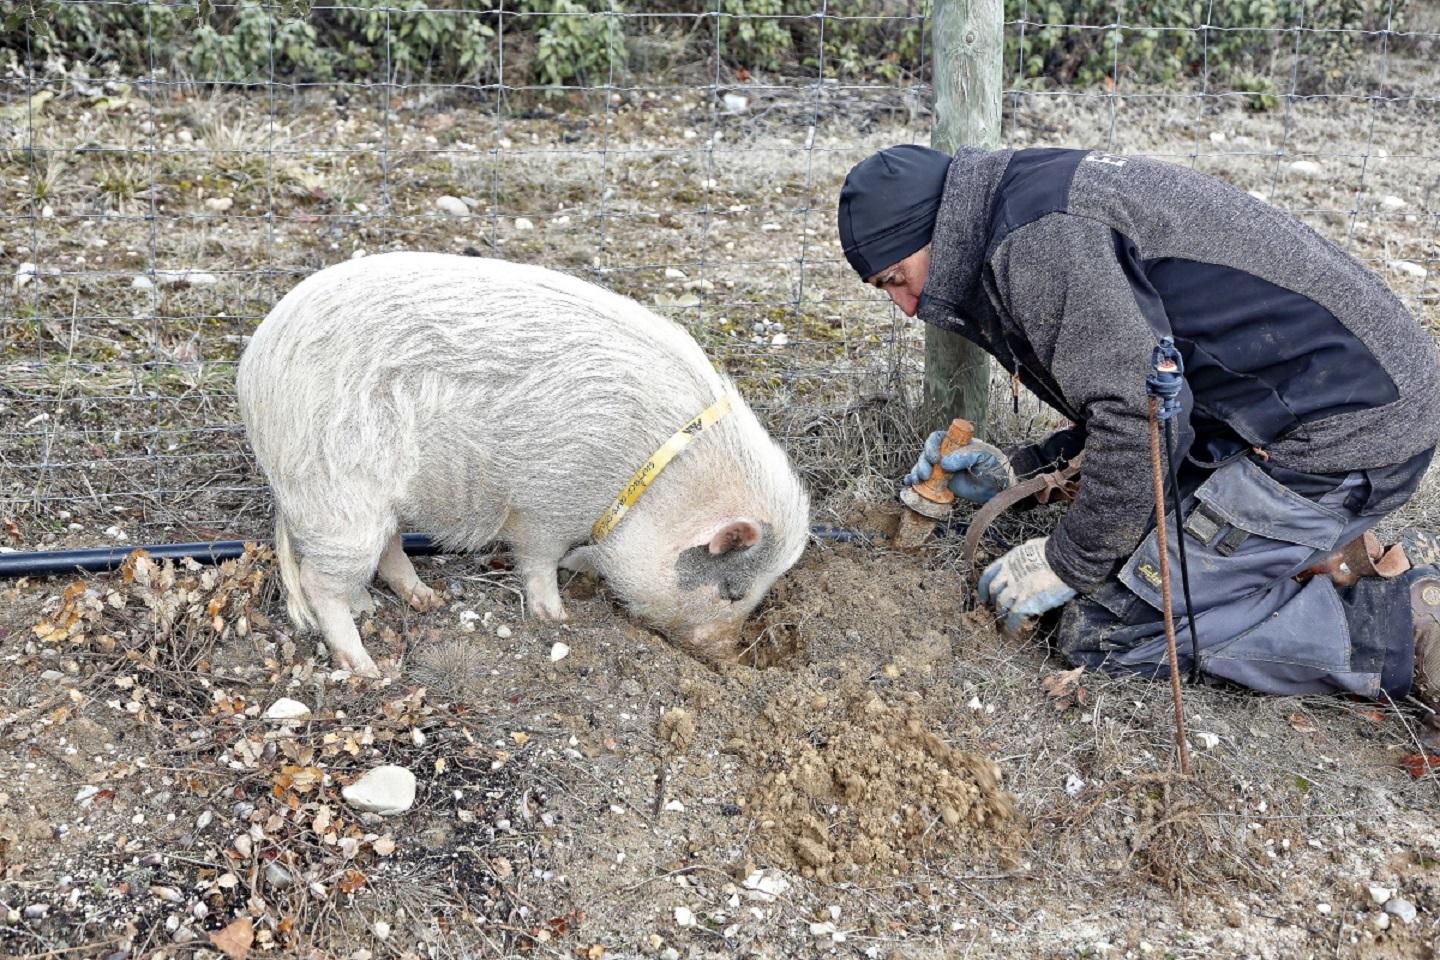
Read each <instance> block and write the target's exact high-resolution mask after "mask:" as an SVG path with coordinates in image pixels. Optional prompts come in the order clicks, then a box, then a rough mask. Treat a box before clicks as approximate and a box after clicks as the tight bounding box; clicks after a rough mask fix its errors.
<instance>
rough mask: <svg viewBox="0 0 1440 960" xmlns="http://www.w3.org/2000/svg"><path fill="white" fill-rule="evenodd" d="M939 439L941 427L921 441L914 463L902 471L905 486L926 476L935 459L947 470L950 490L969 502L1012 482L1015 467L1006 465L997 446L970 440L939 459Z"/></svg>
mask: <svg viewBox="0 0 1440 960" xmlns="http://www.w3.org/2000/svg"><path fill="white" fill-rule="evenodd" d="M943 439H945V431H943V430H936V431H935V432H934V433H932V434H930V437H929V439H927V440H926V441H925V449H923V450H921V451H920V459H919V460H917V461H915V466H914V467H912V468H911V469H910V472H909V473H907V474H905V479H904V481H903V482H904V484H905V486H907V487H913V486H914V485H915V484H917V483H922V482H924V481H926V480H929V479H930V471H931V470H932V469H933V468H934V465H935V462H936V461H937V460H938V461H939V462H940V469H942V470H946V471H948V472H949V473H950V483H949V484H948V486H949V487H950V492H951V493H953V494H955V496H957V497H959V498H960V499H961V500H969V501H970V502H971V503H975V504H980V503H984V502H985V501H987V500H989V499H990V498H991V497H993V496H995V494H997V493H999V492H1000V491H1001V490H1004V489H1005V488H1006V487H1008V486H1010V485H1011V484H1012V483H1014V482H1015V471H1014V470H1012V469H1011V468H1010V461H1009V460H1008V459H1006V457H1005V454H1004V453H1002V452H1001V450H1000V448H999V447H996V446H992V445H990V444H988V443H986V442H984V441H983V440H971V441H970V442H969V443H967V444H965V446H963V447H961V448H960V449H959V450H956V451H954V452H953V453H951V454H950V455H949V456H947V457H945V458H944V459H941V457H940V441H941V440H943Z"/></svg>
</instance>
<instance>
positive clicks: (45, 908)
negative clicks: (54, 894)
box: [25, 903, 50, 920]
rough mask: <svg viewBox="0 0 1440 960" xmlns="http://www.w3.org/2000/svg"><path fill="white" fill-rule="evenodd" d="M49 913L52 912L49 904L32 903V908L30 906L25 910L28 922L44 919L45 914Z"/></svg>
mask: <svg viewBox="0 0 1440 960" xmlns="http://www.w3.org/2000/svg"><path fill="white" fill-rule="evenodd" d="M49 912H50V904H48V903H32V904H30V906H28V907H26V908H25V919H26V920H39V919H41V918H42V917H44V916H45V914H47V913H49Z"/></svg>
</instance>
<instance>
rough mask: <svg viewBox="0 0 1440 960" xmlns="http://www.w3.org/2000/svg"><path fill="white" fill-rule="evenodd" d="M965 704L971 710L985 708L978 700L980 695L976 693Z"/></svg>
mask: <svg viewBox="0 0 1440 960" xmlns="http://www.w3.org/2000/svg"><path fill="white" fill-rule="evenodd" d="M965 706H967V707H969V708H970V709H971V710H984V709H985V704H983V703H981V702H980V697H979V696H978V695H976V696H973V697H971V698H970V702H969V703H967V704H965Z"/></svg>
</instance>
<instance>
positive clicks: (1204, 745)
mask: <svg viewBox="0 0 1440 960" xmlns="http://www.w3.org/2000/svg"><path fill="white" fill-rule="evenodd" d="M1195 742H1196V743H1197V744H1198V745H1199V746H1200V749H1201V750H1214V749H1215V748H1216V747H1218V746H1219V745H1220V737H1219V736H1218V735H1217V734H1213V733H1211V732H1210V731H1208V730H1197V731H1195Z"/></svg>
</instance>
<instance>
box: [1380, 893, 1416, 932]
mask: <svg viewBox="0 0 1440 960" xmlns="http://www.w3.org/2000/svg"><path fill="white" fill-rule="evenodd" d="M1385 912H1386V913H1388V914H1390V915H1391V916H1392V917H1399V918H1400V922H1401V923H1403V924H1405V925H1406V926H1407V927H1408V926H1409V925H1410V924H1412V923H1414V922H1415V904H1413V903H1411V902H1410V901H1409V900H1406V899H1405V898H1403V897H1393V898H1391V900H1390V902H1389V903H1387V904H1385Z"/></svg>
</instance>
